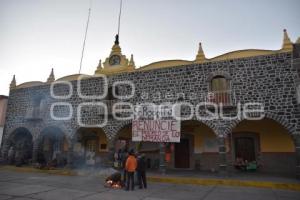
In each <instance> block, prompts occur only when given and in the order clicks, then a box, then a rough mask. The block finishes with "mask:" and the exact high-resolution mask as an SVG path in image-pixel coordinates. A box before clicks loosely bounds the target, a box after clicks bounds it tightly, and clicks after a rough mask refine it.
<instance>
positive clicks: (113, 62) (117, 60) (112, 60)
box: [109, 55, 121, 65]
mask: <svg viewBox="0 0 300 200" xmlns="http://www.w3.org/2000/svg"><path fill="white" fill-rule="evenodd" d="M120 62H121V57H120V56H118V55H112V56H111V57H110V58H109V64H110V65H119V64H120Z"/></svg>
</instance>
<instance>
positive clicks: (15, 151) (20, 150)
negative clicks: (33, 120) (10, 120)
mask: <svg viewBox="0 0 300 200" xmlns="http://www.w3.org/2000/svg"><path fill="white" fill-rule="evenodd" d="M8 144H9V147H8V160H9V163H10V164H16V165H22V164H29V163H30V162H31V159H32V149H33V142H32V134H31V133H30V131H29V130H28V129H26V128H24V127H20V128H17V129H15V130H14V131H13V132H12V133H11V135H10V137H9V139H8Z"/></svg>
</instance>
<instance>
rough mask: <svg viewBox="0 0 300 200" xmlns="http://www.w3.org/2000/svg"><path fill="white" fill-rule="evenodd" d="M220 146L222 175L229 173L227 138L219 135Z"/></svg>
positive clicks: (220, 169)
mask: <svg viewBox="0 0 300 200" xmlns="http://www.w3.org/2000/svg"><path fill="white" fill-rule="evenodd" d="M217 139H218V146H219V173H220V175H227V160H226V146H225V138H224V137H222V136H221V137H218V138H217Z"/></svg>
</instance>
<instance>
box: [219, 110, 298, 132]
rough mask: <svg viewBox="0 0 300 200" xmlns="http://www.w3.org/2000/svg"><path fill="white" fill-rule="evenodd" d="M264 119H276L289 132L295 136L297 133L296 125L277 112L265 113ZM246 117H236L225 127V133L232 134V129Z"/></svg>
mask: <svg viewBox="0 0 300 200" xmlns="http://www.w3.org/2000/svg"><path fill="white" fill-rule="evenodd" d="M263 119H271V120H274V121H275V122H277V123H279V124H280V125H281V126H282V127H283V128H285V129H286V130H287V131H288V133H289V134H290V135H291V136H293V135H294V134H295V131H296V129H295V127H293V125H292V124H290V123H289V122H288V121H287V120H285V119H284V118H283V117H281V116H278V115H276V114H273V113H265V117H264V118H263ZM243 120H244V119H236V120H233V121H232V122H231V123H230V124H229V126H227V127H226V128H225V131H224V135H225V136H227V135H228V134H230V133H231V132H232V130H233V129H234V128H235V127H236V126H237V125H238V124H239V123H240V122H242V121H243Z"/></svg>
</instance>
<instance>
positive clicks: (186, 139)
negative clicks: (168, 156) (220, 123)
mask: <svg viewBox="0 0 300 200" xmlns="http://www.w3.org/2000/svg"><path fill="white" fill-rule="evenodd" d="M174 145H175V148H174V156H173V161H172V162H173V167H174V168H189V169H198V170H203V171H211V170H212V171H214V170H217V169H218V163H219V162H218V160H219V147H218V139H217V135H216V133H215V132H214V130H213V129H211V128H210V127H209V126H207V125H206V124H205V123H203V122H200V121H197V120H188V121H183V122H182V123H181V140H180V143H175V144H174ZM184 149H185V150H184ZM177 154H179V156H177ZM177 160H178V161H177ZM180 162H183V163H180Z"/></svg>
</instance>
